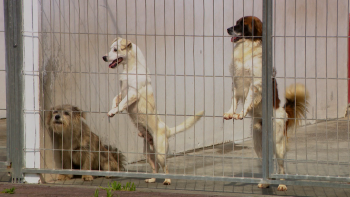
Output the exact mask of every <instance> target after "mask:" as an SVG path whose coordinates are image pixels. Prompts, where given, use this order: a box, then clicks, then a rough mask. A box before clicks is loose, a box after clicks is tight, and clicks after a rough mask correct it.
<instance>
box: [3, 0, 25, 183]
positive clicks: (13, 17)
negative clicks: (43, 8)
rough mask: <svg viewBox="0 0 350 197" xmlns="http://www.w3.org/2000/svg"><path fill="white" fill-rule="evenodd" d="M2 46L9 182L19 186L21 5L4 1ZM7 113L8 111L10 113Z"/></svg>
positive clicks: (21, 82)
mask: <svg viewBox="0 0 350 197" xmlns="http://www.w3.org/2000/svg"><path fill="white" fill-rule="evenodd" d="M4 15H5V16H4V19H5V45H6V55H5V58H6V61H5V62H6V109H7V110H6V117H7V146H8V155H9V158H8V161H9V163H10V165H11V167H12V182H14V183H21V182H22V179H23V176H22V171H21V169H22V167H23V139H24V138H23V130H24V129H23V113H22V109H23V91H22V90H23V75H22V66H23V42H22V37H21V36H20V35H21V33H22V4H21V1H4ZM10 109H11V110H10Z"/></svg>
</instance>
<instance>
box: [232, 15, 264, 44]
mask: <svg viewBox="0 0 350 197" xmlns="http://www.w3.org/2000/svg"><path fill="white" fill-rule="evenodd" d="M243 23H244V25H243V26H242V24H243ZM236 26H241V27H240V28H242V29H244V31H242V32H243V33H244V35H242V36H243V37H244V38H245V39H252V40H254V41H255V40H262V29H263V28H262V22H261V21H260V19H259V18H257V17H255V16H246V17H243V18H240V19H239V20H238V21H237V22H236ZM236 26H235V28H236Z"/></svg>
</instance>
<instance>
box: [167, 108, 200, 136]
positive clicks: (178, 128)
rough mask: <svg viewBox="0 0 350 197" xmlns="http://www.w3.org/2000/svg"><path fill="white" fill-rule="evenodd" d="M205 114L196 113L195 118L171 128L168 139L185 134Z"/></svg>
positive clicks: (192, 117)
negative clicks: (181, 133)
mask: <svg viewBox="0 0 350 197" xmlns="http://www.w3.org/2000/svg"><path fill="white" fill-rule="evenodd" d="M203 114H204V111H200V112H198V113H196V114H195V115H194V116H191V117H189V118H187V119H186V120H185V121H184V122H183V123H181V124H179V125H177V126H175V127H173V128H170V129H169V130H170V132H168V137H171V136H173V135H175V134H177V133H180V132H183V131H185V130H186V129H188V128H190V127H192V126H193V125H194V124H195V123H196V122H197V121H198V120H199V119H200V118H201V117H202V116H203Z"/></svg>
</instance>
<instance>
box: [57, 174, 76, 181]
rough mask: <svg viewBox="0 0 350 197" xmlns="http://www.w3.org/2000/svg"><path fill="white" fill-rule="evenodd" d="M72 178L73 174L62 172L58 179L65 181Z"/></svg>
mask: <svg viewBox="0 0 350 197" xmlns="http://www.w3.org/2000/svg"><path fill="white" fill-rule="evenodd" d="M71 178H73V175H71V174H60V175H58V177H57V180H59V181H65V180H69V179H71Z"/></svg>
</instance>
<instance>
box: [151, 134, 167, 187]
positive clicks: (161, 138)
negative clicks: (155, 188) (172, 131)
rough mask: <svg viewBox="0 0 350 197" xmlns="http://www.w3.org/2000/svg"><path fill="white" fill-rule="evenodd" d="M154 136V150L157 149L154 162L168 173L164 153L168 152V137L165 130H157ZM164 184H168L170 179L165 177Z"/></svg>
mask: <svg viewBox="0 0 350 197" xmlns="http://www.w3.org/2000/svg"><path fill="white" fill-rule="evenodd" d="M159 130H160V129H159ZM158 133H159V134H158V135H157V136H156V138H153V139H156V140H157V142H156V151H157V158H156V159H157V161H156V163H159V164H160V166H161V167H162V168H163V170H164V173H165V174H169V170H168V165H167V164H166V153H167V152H168V145H169V144H168V138H167V136H166V134H165V131H163V132H159V131H158ZM163 184H164V185H170V184H171V179H165V180H164V182H163Z"/></svg>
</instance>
